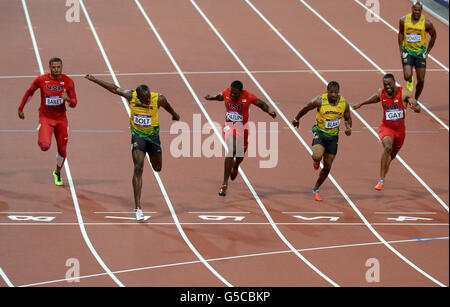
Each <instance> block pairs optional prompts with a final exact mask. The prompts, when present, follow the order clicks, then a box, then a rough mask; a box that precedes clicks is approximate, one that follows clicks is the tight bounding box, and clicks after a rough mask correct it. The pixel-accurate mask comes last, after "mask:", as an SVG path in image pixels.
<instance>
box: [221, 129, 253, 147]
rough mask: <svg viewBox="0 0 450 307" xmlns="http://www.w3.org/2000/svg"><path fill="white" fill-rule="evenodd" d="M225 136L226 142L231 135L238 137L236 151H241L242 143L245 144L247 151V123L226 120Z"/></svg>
mask: <svg viewBox="0 0 450 307" xmlns="http://www.w3.org/2000/svg"><path fill="white" fill-rule="evenodd" d="M222 130H223V138H224V140H225V142H226V141H227V139H228V138H229V137H230V136H235V137H236V151H239V148H241V146H242V143H243V144H244V152H246V151H247V148H248V128H247V125H243V124H242V123H233V122H226V123H225V124H224V125H223V129H222Z"/></svg>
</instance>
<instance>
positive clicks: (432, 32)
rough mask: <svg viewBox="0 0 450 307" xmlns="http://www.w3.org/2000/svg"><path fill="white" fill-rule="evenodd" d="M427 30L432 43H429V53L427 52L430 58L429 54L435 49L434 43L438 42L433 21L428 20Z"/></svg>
mask: <svg viewBox="0 0 450 307" xmlns="http://www.w3.org/2000/svg"><path fill="white" fill-rule="evenodd" d="M425 30H426V31H427V32H428V33H429V34H430V42H429V43H428V47H427V51H426V52H425V55H426V56H428V54H430V51H431V49H433V46H434V42H435V41H436V37H437V33H436V29H435V28H434V25H433V23H432V22H431V20H428V19H427V21H426V23H425Z"/></svg>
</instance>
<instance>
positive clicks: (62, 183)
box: [53, 171, 64, 186]
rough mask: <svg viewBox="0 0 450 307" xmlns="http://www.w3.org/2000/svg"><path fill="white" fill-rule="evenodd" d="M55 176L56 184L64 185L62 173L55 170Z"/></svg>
mask: <svg viewBox="0 0 450 307" xmlns="http://www.w3.org/2000/svg"><path fill="white" fill-rule="evenodd" d="M53 178H54V179H55V185H58V186H61V185H64V182H63V180H62V178H61V173H57V172H56V171H53Z"/></svg>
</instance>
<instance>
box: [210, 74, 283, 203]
mask: <svg viewBox="0 0 450 307" xmlns="http://www.w3.org/2000/svg"><path fill="white" fill-rule="evenodd" d="M243 88H244V86H243V84H242V82H241V81H239V80H236V81H233V82H232V83H231V86H230V87H229V88H226V89H225V90H223V91H222V93H220V94H217V95H215V96H211V95H209V94H208V95H206V96H205V99H206V100H217V101H224V103H225V108H226V110H227V113H226V118H225V124H224V126H223V137H224V140H225V142H226V144H227V149H228V154H227V157H226V158H225V166H224V176H223V182H222V185H221V186H220V189H219V195H220V196H225V195H226V194H227V188H228V178H231V180H234V179H236V177H237V175H238V170H239V165H240V164H241V163H242V161H243V160H244V154H245V152H246V151H247V147H248V127H247V122H248V117H249V110H250V106H251V105H252V104H254V105H256V106H257V107H259V108H260V109H261V110H263V111H264V112H266V113H267V114H269V115H270V116H271V117H272V118H275V117H276V116H277V115H276V113H275V112H274V111H272V110H271V109H270V107H269V105H268V104H267V103H266V102H264V101H262V100H260V99H258V97H256V96H255V95H254V94H252V93H250V92H249V91H246V90H244V89H243Z"/></svg>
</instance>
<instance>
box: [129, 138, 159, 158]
mask: <svg viewBox="0 0 450 307" xmlns="http://www.w3.org/2000/svg"><path fill="white" fill-rule="evenodd" d="M135 150H140V151H143V152H145V153H148V155H149V156H152V157H155V156H161V155H162V150H161V141H160V139H159V134H155V135H151V136H148V137H141V136H139V135H136V134H132V135H131V151H132V152H133V151H135Z"/></svg>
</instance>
